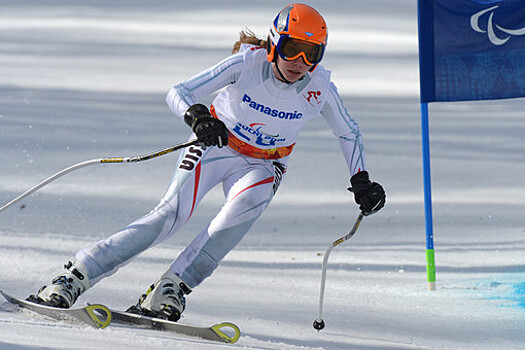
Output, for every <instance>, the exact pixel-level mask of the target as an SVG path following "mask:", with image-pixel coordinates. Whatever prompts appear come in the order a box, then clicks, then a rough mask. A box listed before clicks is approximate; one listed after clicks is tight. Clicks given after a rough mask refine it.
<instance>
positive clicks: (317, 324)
mask: <svg viewBox="0 0 525 350" xmlns="http://www.w3.org/2000/svg"><path fill="white" fill-rule="evenodd" d="M364 215H365V214H363V212H360V213H359V216H358V217H357V220H356V221H355V223H354V226H353V227H352V229H351V230H350V232H348V234H347V235H346V236H343V237H341V238H339V239H338V240H336V241H334V242H333V243H332V244H330V246H329V247H328V249H326V253H325V254H324V259H323V272H322V274H321V291H320V293H319V315H318V317H317V318H316V319H315V320H314V328H315V329H317V331H320V330H321V329H323V328H324V326H325V324H324V321H323V315H322V314H323V298H324V286H325V283H326V265H327V263H328V257H329V256H330V253H331V252H332V249H334V247H336V246H338V245H339V244H341V243H343V242H346V241H348V240H349V239H350V238H352V236H353V235H354V234H355V232H356V231H357V228H358V227H359V225H360V224H361V220H363V216H364Z"/></svg>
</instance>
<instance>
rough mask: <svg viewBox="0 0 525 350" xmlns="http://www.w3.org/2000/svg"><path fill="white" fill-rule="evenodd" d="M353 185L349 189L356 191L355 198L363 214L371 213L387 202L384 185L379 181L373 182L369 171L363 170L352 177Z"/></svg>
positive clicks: (351, 182)
mask: <svg viewBox="0 0 525 350" xmlns="http://www.w3.org/2000/svg"><path fill="white" fill-rule="evenodd" d="M350 184H351V185H352V187H350V188H348V190H349V191H351V192H353V193H354V199H355V202H356V203H357V204H359V209H361V211H362V212H363V214H364V215H365V216H366V215H371V214H374V213H377V212H378V211H379V209H381V208H383V206H384V205H385V202H386V194H385V190H384V189H383V186H381V185H380V184H378V183H377V182H371V181H370V178H369V176H368V172H366V171H361V172H359V173H357V174H355V175H354V176H352V178H351V179H350Z"/></svg>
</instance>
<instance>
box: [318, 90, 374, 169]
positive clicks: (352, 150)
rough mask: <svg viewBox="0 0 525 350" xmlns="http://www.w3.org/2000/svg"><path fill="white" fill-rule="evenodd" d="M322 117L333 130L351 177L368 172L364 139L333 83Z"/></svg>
mask: <svg viewBox="0 0 525 350" xmlns="http://www.w3.org/2000/svg"><path fill="white" fill-rule="evenodd" d="M321 115H322V116H323V117H324V118H325V120H326V121H327V122H328V125H330V128H331V129H332V131H333V133H334V136H336V137H337V138H338V139H339V144H340V145H341V149H342V151H343V154H344V156H345V159H346V163H347V165H348V169H349V170H350V176H352V175H354V174H356V173H358V172H360V171H363V170H366V169H365V154H364V146H363V138H362V136H361V131H360V130H359V125H357V123H356V122H355V120H353V119H352V117H351V116H350V114H349V113H348V111H347V109H346V107H345V106H344V104H343V101H342V100H341V97H340V96H339V93H338V91H337V88H336V86H335V85H334V84H333V83H331V84H330V88H329V92H328V97H327V100H326V102H325V104H324V106H323V108H322V109H321Z"/></svg>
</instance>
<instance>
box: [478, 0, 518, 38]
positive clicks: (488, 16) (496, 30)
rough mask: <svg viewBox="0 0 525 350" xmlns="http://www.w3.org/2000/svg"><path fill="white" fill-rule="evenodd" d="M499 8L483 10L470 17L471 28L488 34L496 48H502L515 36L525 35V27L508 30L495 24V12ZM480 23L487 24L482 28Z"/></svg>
mask: <svg viewBox="0 0 525 350" xmlns="http://www.w3.org/2000/svg"><path fill="white" fill-rule="evenodd" d="M498 7H499V5H497V6H493V7H490V8H488V9H485V10H481V11H479V12H477V13H475V14H473V15H472V17H470V26H471V27H472V29H474V30H475V31H476V32H478V33H487V35H488V38H489V40H490V42H491V43H492V44H494V45H496V46H501V45H503V44H505V43H506V42H507V41H509V40H510V38H511V37H513V36H520V35H525V27H523V28H520V29H507V28H503V27H502V26H500V25H498V24H495V23H494V12H495V11H496V9H497V8H498ZM480 23H486V30H485V29H483V28H485V25H483V28H482V26H481V25H480Z"/></svg>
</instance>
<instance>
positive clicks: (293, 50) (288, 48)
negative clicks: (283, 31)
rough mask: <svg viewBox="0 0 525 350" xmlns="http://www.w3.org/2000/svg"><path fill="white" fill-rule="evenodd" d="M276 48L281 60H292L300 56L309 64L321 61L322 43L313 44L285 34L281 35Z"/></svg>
mask: <svg viewBox="0 0 525 350" xmlns="http://www.w3.org/2000/svg"><path fill="white" fill-rule="evenodd" d="M276 48H277V52H278V53H279V56H281V58H282V59H283V60H286V61H293V60H295V59H297V58H299V56H302V57H303V59H304V61H305V62H306V64H308V65H309V66H313V65H314V64H318V63H319V62H321V59H322V58H323V53H324V45H322V44H315V43H311V42H309V41H305V40H301V39H295V38H290V37H287V36H281V38H280V40H279V44H278V45H277V47H276Z"/></svg>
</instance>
